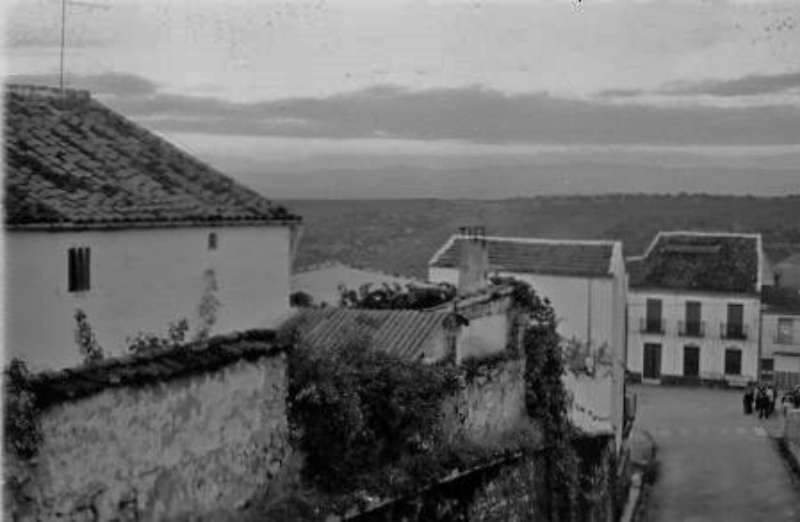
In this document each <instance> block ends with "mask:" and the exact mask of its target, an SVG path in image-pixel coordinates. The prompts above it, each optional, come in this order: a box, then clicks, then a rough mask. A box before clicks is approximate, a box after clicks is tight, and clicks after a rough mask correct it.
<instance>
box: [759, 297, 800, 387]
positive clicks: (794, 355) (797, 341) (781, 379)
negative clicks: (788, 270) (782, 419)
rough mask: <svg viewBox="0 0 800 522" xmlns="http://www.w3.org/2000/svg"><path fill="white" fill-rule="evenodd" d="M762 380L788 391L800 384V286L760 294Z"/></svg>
mask: <svg viewBox="0 0 800 522" xmlns="http://www.w3.org/2000/svg"><path fill="white" fill-rule="evenodd" d="M761 304H762V308H761V360H760V370H761V374H760V376H761V380H762V382H768V383H773V384H774V385H775V386H776V387H777V388H779V389H782V390H787V389H791V388H794V387H795V386H797V385H800V287H786V286H765V287H764V288H763V289H762V292H761Z"/></svg>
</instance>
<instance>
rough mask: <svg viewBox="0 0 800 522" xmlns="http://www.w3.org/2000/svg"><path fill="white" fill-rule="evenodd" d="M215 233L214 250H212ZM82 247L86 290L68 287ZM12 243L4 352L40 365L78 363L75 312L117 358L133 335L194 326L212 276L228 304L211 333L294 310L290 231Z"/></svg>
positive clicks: (199, 230) (137, 233) (19, 239)
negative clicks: (72, 261)
mask: <svg viewBox="0 0 800 522" xmlns="http://www.w3.org/2000/svg"><path fill="white" fill-rule="evenodd" d="M211 232H214V233H216V234H217V236H218V246H217V249H216V250H209V249H208V235H209V233H211ZM76 246H88V247H90V248H91V290H89V291H88V292H81V293H70V292H68V291H67V284H68V281H67V256H68V250H69V248H71V247H76ZM5 247H6V263H7V264H6V292H7V293H6V346H7V354H9V355H11V356H19V357H22V358H24V359H26V360H27V361H29V363H30V364H31V366H32V367H33V368H36V369H44V368H60V367H64V366H70V365H73V364H76V363H78V362H80V357H79V351H78V347H77V345H76V344H75V340H74V331H75V321H74V318H73V315H74V313H75V310H76V309H78V308H80V309H82V310H84V311H85V312H86V314H87V316H88V320H89V323H90V324H91V326H92V327H93V329H94V331H95V333H96V334H97V338H98V341H99V342H100V344H101V345H102V347H103V348H104V349H105V350H106V351H107V352H111V353H122V350H123V347H124V342H125V339H126V337H127V336H133V335H135V334H136V333H137V332H139V331H146V332H152V333H161V334H166V328H167V324H168V323H169V322H171V321H176V320H178V319H181V318H185V319H187V320H188V321H189V323H190V327H192V329H195V328H197V327H198V325H199V318H198V305H199V303H200V300H201V297H202V295H203V292H204V288H205V285H206V276H205V274H206V273H207V271H208V270H213V271H214V273H215V277H216V283H217V287H218V291H217V292H216V297H217V299H218V300H219V301H220V302H221V304H222V306H221V307H220V309H219V310H218V313H217V323H216V325H215V327H214V332H225V331H231V330H240V329H246V328H254V327H265V326H271V325H272V323H273V322H274V321H276V320H277V319H278V318H279V317H280V316H282V315H284V314H285V313H287V312H288V310H289V270H290V229H289V227H285V226H260V227H211V228H205V227H193V228H165V229H132V230H122V231H119V230H115V231H87V232H10V233H7V234H6V244H5ZM190 334H191V332H190Z"/></svg>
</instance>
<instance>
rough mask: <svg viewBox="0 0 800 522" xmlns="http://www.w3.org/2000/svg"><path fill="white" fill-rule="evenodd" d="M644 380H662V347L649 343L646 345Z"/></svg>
mask: <svg viewBox="0 0 800 522" xmlns="http://www.w3.org/2000/svg"><path fill="white" fill-rule="evenodd" d="M644 378H645V379H660V378H661V345H660V344H651V343H647V344H645V345H644Z"/></svg>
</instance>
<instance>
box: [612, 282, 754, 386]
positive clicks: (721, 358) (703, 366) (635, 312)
mask: <svg viewBox="0 0 800 522" xmlns="http://www.w3.org/2000/svg"><path fill="white" fill-rule="evenodd" d="M650 298H653V299H661V301H662V318H663V320H664V321H665V334H664V335H654V334H645V333H640V332H639V330H640V322H641V319H642V318H644V317H646V313H647V312H646V306H647V304H646V303H647V299H650ZM686 301H699V302H700V303H701V305H700V306H701V321H704V322H705V334H706V335H705V336H704V337H682V336H679V335H678V322H679V321H684V320H685V317H686ZM729 303H738V304H742V305H744V324H745V325H746V326H747V330H748V339H747V340H738V339H721V338H720V324H722V323H727V321H728V315H727V314H728V308H727V307H728V304H729ZM628 314H629V324H628V369H629V370H630V371H632V372H637V373H641V372H642V367H643V359H644V344H645V343H650V342H652V343H657V344H661V374H662V375H678V376H680V375H683V347H684V346H686V345H695V346H699V347H700V377H701V378H706V379H720V378H723V377H724V370H725V349H726V348H738V349H740V350H742V376H743V377H747V378H750V379H755V378H756V372H757V368H758V339H759V335H760V328H759V314H760V301H759V299H758V298H757V297H751V296H743V295H730V296H721V295H712V294H701V293H688V292H687V293H679V292H666V291H639V290H631V291H629V292H628Z"/></svg>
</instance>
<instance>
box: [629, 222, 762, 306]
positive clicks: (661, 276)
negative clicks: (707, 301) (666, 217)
mask: <svg viewBox="0 0 800 522" xmlns="http://www.w3.org/2000/svg"><path fill="white" fill-rule="evenodd" d="M762 263H763V256H762V253H761V236H760V235H759V234H736V233H724V232H720V233H717V232H683V231H677V232H659V233H658V234H657V235H656V237H655V238H654V239H653V241H652V243H651V244H650V246H649V247H648V248H647V250H646V251H645V253H644V255H642V256H640V257H631V258H629V259H628V260H627V268H628V274H629V278H630V287H631V288H634V289H635V288H639V289H664V290H686V291H697V292H711V293H749V294H754V293H755V294H757V293H758V292H759V285H760V279H761V274H760V272H761V270H762Z"/></svg>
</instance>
